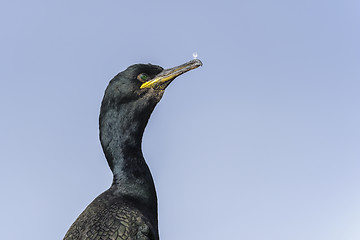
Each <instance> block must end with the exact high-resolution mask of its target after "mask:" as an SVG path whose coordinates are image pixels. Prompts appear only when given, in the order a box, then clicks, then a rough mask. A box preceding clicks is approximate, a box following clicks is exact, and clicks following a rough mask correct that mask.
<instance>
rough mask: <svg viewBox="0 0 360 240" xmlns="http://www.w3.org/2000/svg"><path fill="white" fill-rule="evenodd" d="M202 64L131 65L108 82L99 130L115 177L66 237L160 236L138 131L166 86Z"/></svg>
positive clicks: (116, 239)
mask: <svg viewBox="0 0 360 240" xmlns="http://www.w3.org/2000/svg"><path fill="white" fill-rule="evenodd" d="M201 65H202V63H201V61H200V60H198V59H194V60H191V61H189V62H187V63H185V64H182V65H180V66H177V67H174V68H170V69H166V70H164V69H163V68H162V67H160V66H157V65H152V64H135V65H132V66H130V67H128V68H127V69H126V70H125V71H123V72H120V73H119V74H117V75H116V76H115V77H114V78H113V79H112V80H111V81H110V83H109V85H108V86H107V88H106V90H105V95H104V98H103V100H102V103H101V109H100V117H99V129H100V142H101V146H102V148H103V151H104V153H105V157H106V159H107V161H108V164H109V166H110V168H111V171H112V173H113V176H114V177H113V182H112V185H111V187H110V188H109V189H108V190H107V191H105V192H103V193H102V194H100V195H99V196H98V197H97V198H95V200H94V201H93V202H91V203H90V205H89V206H88V207H87V208H86V209H85V210H84V211H83V212H82V213H81V214H80V216H79V217H78V218H77V219H76V221H75V222H74V223H73V224H72V225H71V227H70V229H69V230H68V231H67V233H66V235H65V237H64V240H70V239H71V240H79V239H114V240H124V239H142V240H145V239H146V240H157V239H159V233H158V217H157V197H156V191H155V186H154V182H153V179H152V176H151V173H150V170H149V168H148V166H147V164H146V162H145V159H144V157H143V154H142V151H141V141H142V136H143V133H144V129H145V127H146V124H147V122H148V120H149V118H150V115H151V113H152V111H153V110H154V108H155V106H156V104H157V103H158V102H159V101H160V99H161V97H162V96H163V94H164V90H165V88H166V87H167V86H168V85H169V84H170V83H171V82H172V80H174V78H176V77H177V76H179V75H181V74H183V73H185V72H187V71H190V70H192V69H195V68H197V67H199V66H201Z"/></svg>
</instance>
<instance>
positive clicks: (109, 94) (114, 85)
mask: <svg viewBox="0 0 360 240" xmlns="http://www.w3.org/2000/svg"><path fill="white" fill-rule="evenodd" d="M201 65H202V62H201V61H200V60H198V59H194V60H191V61H189V62H187V63H184V64H182V65H179V66H176V67H173V68H169V69H163V68H162V67H160V66H157V65H152V64H134V65H131V66H129V67H128V68H127V69H126V70H125V71H123V72H120V73H119V74H117V75H116V76H115V77H114V78H113V79H112V80H111V81H110V83H109V85H108V87H107V89H106V92H105V96H104V101H109V102H113V103H115V104H116V105H118V104H121V103H127V102H133V101H138V100H141V99H143V100H144V101H146V102H154V101H155V102H156V103H157V102H158V101H160V99H161V97H162V95H163V93H164V90H165V89H166V87H167V86H169V84H170V83H171V82H172V81H173V80H174V79H175V78H176V77H178V76H179V75H181V74H183V73H185V72H188V71H190V70H192V69H195V68H197V67H199V66H201ZM144 104H145V103H144ZM145 105H146V104H145Z"/></svg>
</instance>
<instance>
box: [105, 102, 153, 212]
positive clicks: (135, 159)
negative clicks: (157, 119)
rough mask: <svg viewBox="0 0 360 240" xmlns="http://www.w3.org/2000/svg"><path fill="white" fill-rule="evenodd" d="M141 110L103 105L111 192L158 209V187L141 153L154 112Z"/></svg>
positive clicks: (131, 105) (133, 104)
mask: <svg viewBox="0 0 360 240" xmlns="http://www.w3.org/2000/svg"><path fill="white" fill-rule="evenodd" d="M139 106H141V105H139V103H137V102H128V103H125V104H121V105H118V106H108V105H104V104H103V105H102V107H101V114H100V120H99V122H100V141H101V145H102V147H103V150H104V153H105V156H106V159H107V161H108V163H109V166H110V168H111V170H112V172H113V175H114V179H113V184H112V188H115V191H116V192H117V193H119V194H120V195H123V196H127V197H131V198H136V199H138V200H140V201H142V202H145V203H150V204H151V205H154V204H155V205H156V202H157V200H156V192H155V186H154V183H153V179H152V176H151V173H150V170H149V167H148V166H147V164H146V162H145V159H144V157H143V154H142V151H141V141H142V136H143V133H144V130H145V127H146V124H147V122H148V119H149V117H150V114H151V112H152V110H153V108H149V109H148V110H147V111H144V109H138V108H139ZM154 107H155V106H154ZM155 209H156V207H155Z"/></svg>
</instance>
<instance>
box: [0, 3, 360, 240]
mask: <svg viewBox="0 0 360 240" xmlns="http://www.w3.org/2000/svg"><path fill="white" fill-rule="evenodd" d="M0 29H1V37H0V74H1V80H0V111H1V118H0V130H1V137H0V146H1V151H0V188H1V197H0V212H1V217H0V229H1V238H2V239H11V240H12V239H15V240H17V239H37V240H48V239H62V238H63V236H64V235H65V233H66V231H67V230H68V228H69V227H70V225H71V224H72V223H73V222H74V220H75V219H76V217H77V216H78V215H79V214H80V213H81V212H82V211H83V209H84V208H85V207H86V206H87V205H88V204H89V203H90V202H91V201H92V200H93V199H94V198H95V197H96V196H97V195H99V194H100V193H101V192H103V191H105V190H106V189H107V188H108V187H109V186H110V184H111V181H112V175H111V172H110V169H109V168H108V166H107V163H106V160H105V158H104V156H103V152H102V149H101V146H100V142H99V139H98V115H99V108H100V102H101V100H102V97H103V93H104V90H105V88H106V86H107V84H108V82H109V80H110V79H111V78H112V77H113V76H114V75H116V74H117V73H118V72H120V71H122V70H124V69H126V67H127V66H129V65H131V64H134V63H152V64H157V65H161V66H163V67H165V68H169V67H173V66H175V65H179V64H182V63H184V62H186V61H188V60H191V59H192V53H193V52H194V51H197V53H198V55H199V59H201V60H202V62H203V64H204V65H203V67H202V68H199V69H196V70H194V71H191V72H189V73H187V74H185V75H182V76H181V77H179V78H177V79H176V81H174V82H173V83H172V84H171V86H169V87H168V89H167V90H166V93H165V95H164V97H163V99H162V101H161V102H160V103H159V104H158V106H157V107H156V109H155V111H154V113H153V115H152V116H151V119H150V121H149V124H148V127H147V129H146V131H145V134H144V139H143V152H144V155H145V158H146V160H147V162H148V165H149V167H150V169H151V171H152V174H153V177H154V181H155V184H156V188H157V193H158V198H159V229H160V238H161V239H172V240H180V239H187V240H191V239H194V240H195V239H196V240H198V239H234V240H236V239H251V240H265V239H266V240H267V239H276V240H289V239H291V240H304V239H306V240H319V239H326V240H358V239H360V190H359V186H360V174H359V172H360V147H359V145H360V126H359V122H360V111H359V103H360V94H359V91H360V83H359V82H360V44H359V43H360V2H359V1H357V0H342V1H340V0H339V1H335V0H334V1H325V0H323V1H320V0H315V1H314V0H303V1H285V0H274V1H265V0H251V1H249V0H245V1H230V0H223V1H205V0H203V1H194V0H192V1H188V0H184V1H176V2H175V1H138V0H134V1H127V2H126V3H125V1H115V0H109V1H90V0H86V1H85V0H79V1H69V0H63V1H44V0H33V1H25V0H11V1H10V0H2V1H1V3H0Z"/></svg>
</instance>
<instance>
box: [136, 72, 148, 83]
mask: <svg viewBox="0 0 360 240" xmlns="http://www.w3.org/2000/svg"><path fill="white" fill-rule="evenodd" d="M137 79H138V80H139V81H140V82H146V80H148V79H149V76H148V75H147V74H146V73H140V74H139V75H138V76H137Z"/></svg>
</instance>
